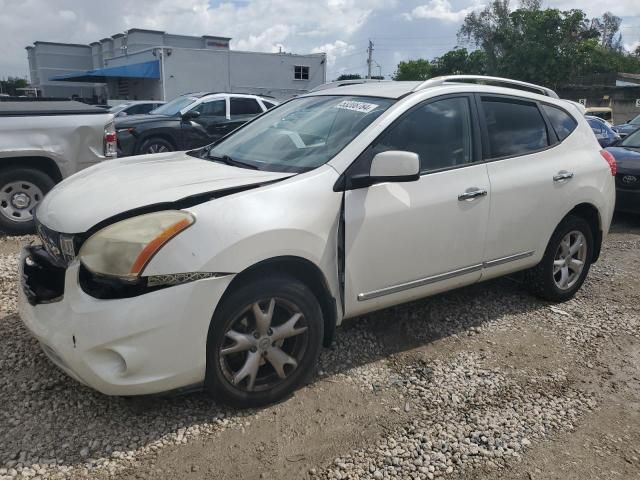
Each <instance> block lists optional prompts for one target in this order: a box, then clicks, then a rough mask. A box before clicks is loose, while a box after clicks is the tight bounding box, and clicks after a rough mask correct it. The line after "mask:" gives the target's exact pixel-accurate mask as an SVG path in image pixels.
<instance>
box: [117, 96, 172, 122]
mask: <svg viewBox="0 0 640 480" xmlns="http://www.w3.org/2000/svg"><path fill="white" fill-rule="evenodd" d="M164 104H165V102H161V101H159V100H154V101H131V102H126V103H119V104H118V105H114V106H113V107H110V108H109V112H110V113H113V116H114V117H116V118H118V117H126V116H127V115H146V114H147V113H149V112H151V110H155V109H156V108H158V107H159V106H160V105H164Z"/></svg>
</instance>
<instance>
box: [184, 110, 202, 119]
mask: <svg viewBox="0 0 640 480" xmlns="http://www.w3.org/2000/svg"><path fill="white" fill-rule="evenodd" d="M199 116H200V112H198V111H197V110H189V111H188V112H184V113H183V114H182V120H184V121H187V120H194V119H196V118H198V117H199Z"/></svg>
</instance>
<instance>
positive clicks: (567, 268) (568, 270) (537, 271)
mask: <svg viewBox="0 0 640 480" xmlns="http://www.w3.org/2000/svg"><path fill="white" fill-rule="evenodd" d="M592 257H593V233H592V232H591V228H590V227H589V224H588V223H587V222H586V221H585V220H584V219H583V218H581V217H576V216H573V215H572V216H568V217H566V218H565V219H564V220H563V221H562V222H561V223H560V225H558V227H557V228H556V230H555V232H554V233H553V235H552V236H551V240H549V244H548V245H547V249H546V250H545V254H544V257H543V258H542V260H541V261H540V263H539V264H538V265H537V266H535V267H534V268H532V269H531V270H529V271H527V272H526V273H527V280H528V285H529V287H530V289H531V290H532V291H533V293H534V294H536V295H538V296H539V297H541V298H544V299H545V300H550V301H552V302H564V301H567V300H569V299H570V298H572V297H573V296H574V295H575V293H576V292H577V291H578V290H579V289H580V287H581V286H582V283H583V282H584V280H585V278H586V276H587V273H588V272H589V268H590V267H591V259H592Z"/></svg>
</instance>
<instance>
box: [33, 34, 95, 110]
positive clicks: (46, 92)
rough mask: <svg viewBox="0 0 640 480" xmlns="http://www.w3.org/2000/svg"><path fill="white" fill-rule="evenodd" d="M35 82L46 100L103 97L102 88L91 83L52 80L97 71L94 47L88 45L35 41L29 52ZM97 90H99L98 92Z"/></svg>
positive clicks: (34, 84)
mask: <svg viewBox="0 0 640 480" xmlns="http://www.w3.org/2000/svg"><path fill="white" fill-rule="evenodd" d="M27 57H28V58H29V70H30V75H31V83H32V85H33V86H35V87H36V88H38V89H39V90H40V93H41V94H42V95H43V96H46V97H71V96H72V95H74V94H75V95H80V96H86V97H89V98H91V97H92V96H93V95H94V94H96V95H99V91H98V90H103V88H101V87H100V86H98V85H96V84H91V83H79V82H78V83H76V82H56V81H52V80H49V78H51V77H54V76H57V75H66V74H69V73H76V72H83V71H86V70H91V69H92V68H93V55H92V48H91V47H90V46H88V45H75V44H62V43H50V42H35V43H34V46H33V47H32V48H30V49H28V50H27ZM96 87H97V88H98V90H96Z"/></svg>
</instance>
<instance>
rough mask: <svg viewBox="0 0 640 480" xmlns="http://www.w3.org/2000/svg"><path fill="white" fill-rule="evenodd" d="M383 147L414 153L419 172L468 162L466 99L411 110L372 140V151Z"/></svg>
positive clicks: (470, 155)
mask: <svg viewBox="0 0 640 480" xmlns="http://www.w3.org/2000/svg"><path fill="white" fill-rule="evenodd" d="M387 150H402V151H407V152H414V153H417V154H418V156H419V157H420V170H421V171H422V172H423V173H424V172H428V171H432V170H439V169H442V168H449V167H455V166H458V165H463V164H465V163H470V162H472V161H473V160H472V159H473V148H472V134H471V109H470V107H469V100H468V98H467V97H460V98H447V99H444V100H438V101H435V102H430V103H427V104H423V105H419V106H418V107H416V108H414V109H412V110H411V111H410V112H409V113H408V114H406V115H405V116H403V117H402V118H400V120H398V121H397V122H396V123H395V124H393V125H392V126H391V127H389V129H387V131H386V132H385V133H384V134H383V135H382V136H381V137H380V138H379V139H378V140H377V141H376V142H375V144H374V145H373V151H372V153H373V154H374V155H375V154H376V153H380V152H384V151H387Z"/></svg>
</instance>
